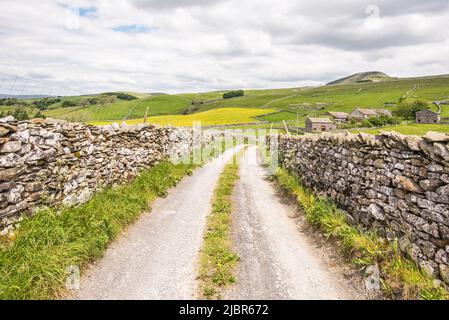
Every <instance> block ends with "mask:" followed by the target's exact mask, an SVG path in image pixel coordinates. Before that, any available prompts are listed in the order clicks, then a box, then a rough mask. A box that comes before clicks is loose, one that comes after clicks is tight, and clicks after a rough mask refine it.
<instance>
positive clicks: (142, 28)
mask: <svg viewBox="0 0 449 320" xmlns="http://www.w3.org/2000/svg"><path fill="white" fill-rule="evenodd" d="M157 29H158V28H157V27H152V26H146V25H143V24H128V25H123V26H117V27H114V28H112V30H114V31H117V32H124V33H148V32H151V31H155V30H157Z"/></svg>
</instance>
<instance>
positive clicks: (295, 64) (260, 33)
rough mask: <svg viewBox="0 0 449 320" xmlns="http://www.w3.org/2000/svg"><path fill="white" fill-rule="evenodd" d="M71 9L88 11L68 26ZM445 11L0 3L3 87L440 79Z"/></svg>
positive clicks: (306, 2)
mask: <svg viewBox="0 0 449 320" xmlns="http://www.w3.org/2000/svg"><path fill="white" fill-rule="evenodd" d="M68 6H70V7H78V8H81V12H88V13H89V14H83V15H82V16H81V17H75V18H77V19H78V20H76V19H75V21H72V20H69V23H68V19H70V18H74V17H73V15H71V13H70V12H68V11H67V7H68ZM367 8H368V9H370V10H367ZM94 9H96V10H94ZM377 9H378V10H377ZM448 14H449V9H448V2H447V1H446V0H431V1H425V2H424V1H418V0H399V1H394V2H392V1H387V0H377V1H365V0H362V1H361V0H342V1H338V2H336V1H331V0H326V1H320V2H319V3H318V2H317V1H312V0H303V1H301V2H299V1H296V0H279V1H277V2H276V3H274V2H273V1H271V0H215V1H205V0H188V1H180V0H174V1H169V0H147V1H145V0H116V1H106V0H90V1H89V0H79V1H77V0H55V1H52V0H46V1H39V2H36V1H32V0H23V1H20V2H19V1H15V0H2V1H1V2H0V43H2V46H1V50H0V81H2V78H1V77H2V74H1V73H2V72H3V73H7V74H12V75H20V76H24V77H28V78H33V79H36V80H45V81H49V82H36V83H38V84H39V85H42V86H44V88H43V89H42V90H45V86H47V87H48V88H49V87H51V86H54V85H53V84H52V83H56V84H57V86H58V87H64V88H70V89H71V90H73V92H76V93H78V92H83V93H86V92H97V91H109V90H134V91H142V92H161V91H162V92H189V91H206V90H216V89H226V88H275V87H276V88H280V87H293V86H300V85H310V84H319V83H324V82H326V81H330V80H333V79H334V78H336V77H340V76H344V75H347V74H350V73H354V72H359V71H366V70H380V71H384V72H387V73H390V74H392V75H395V76H414V75H425V74H443V73H448V69H449V61H448V60H447V58H446V57H447V56H448V53H449V35H448V34H447V32H444V30H447V29H448V28H449V20H448V19H447V16H448ZM117 30H120V32H118V31H117ZM127 30H129V31H130V32H124V31H127ZM132 31H133V32H132ZM30 83H31V82H30ZM11 87H12V85H10V86H9V87H8V86H6V87H5V86H3V88H0V91H1V90H2V89H5V88H6V89H11ZM32 87H33V86H31V85H30V84H28V89H27V86H25V85H24V86H22V85H14V87H12V88H13V89H14V90H18V89H19V88H21V90H22V91H27V90H30V88H32ZM54 90H55V91H58V92H60V91H61V90H60V89H54ZM0 93H1V92H0Z"/></svg>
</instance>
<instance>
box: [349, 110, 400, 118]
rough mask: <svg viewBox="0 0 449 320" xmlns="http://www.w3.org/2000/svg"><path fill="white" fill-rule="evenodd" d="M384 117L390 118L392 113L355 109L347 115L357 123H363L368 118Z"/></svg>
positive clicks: (388, 111)
mask: <svg viewBox="0 0 449 320" xmlns="http://www.w3.org/2000/svg"><path fill="white" fill-rule="evenodd" d="M379 116H386V117H392V116H393V115H392V113H391V111H390V110H386V109H360V108H357V109H355V110H354V111H352V112H351V113H350V114H349V118H354V119H356V120H358V121H363V120H365V119H368V118H373V117H379Z"/></svg>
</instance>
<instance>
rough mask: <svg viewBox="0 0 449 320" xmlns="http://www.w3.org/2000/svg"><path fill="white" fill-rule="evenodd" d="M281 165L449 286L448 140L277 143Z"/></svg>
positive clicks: (342, 137)
mask: <svg viewBox="0 0 449 320" xmlns="http://www.w3.org/2000/svg"><path fill="white" fill-rule="evenodd" d="M279 153H280V161H281V165H283V166H284V167H285V168H286V169H287V170H289V171H290V172H293V173H295V174H297V175H298V176H300V177H301V179H302V181H303V183H304V184H305V185H306V186H307V187H309V188H311V189H312V190H313V191H314V192H315V193H318V194H320V195H324V196H327V197H330V198H332V199H333V200H334V201H335V202H336V203H337V204H338V205H339V206H340V207H341V208H343V209H345V210H346V212H347V213H348V218H349V220H350V221H351V222H353V223H354V224H359V225H362V226H365V227H370V228H378V229H379V230H380V231H381V232H382V233H383V234H384V236H385V237H387V238H388V239H389V240H393V239H399V246H400V248H401V250H402V251H403V252H405V253H406V254H407V255H408V256H410V257H411V258H412V259H414V260H415V261H416V262H417V263H418V264H419V265H420V266H421V268H422V269H424V270H426V271H427V272H428V273H430V274H432V275H434V276H435V277H440V278H441V279H443V280H444V281H445V282H446V283H449V259H448V254H449V135H446V134H438V133H428V134H427V136H425V137H417V136H403V135H400V134H397V133H384V134H382V135H377V136H373V135H368V134H350V133H335V134H323V135H312V136H303V137H289V136H282V137H280V138H279Z"/></svg>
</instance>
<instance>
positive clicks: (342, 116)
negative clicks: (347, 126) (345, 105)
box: [326, 111, 349, 123]
mask: <svg viewBox="0 0 449 320" xmlns="http://www.w3.org/2000/svg"><path fill="white" fill-rule="evenodd" d="M326 115H328V116H330V117H331V118H332V119H333V120H334V121H335V122H337V123H345V122H347V121H348V117H349V114H347V113H346V112H337V111H329V112H328V113H326Z"/></svg>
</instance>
